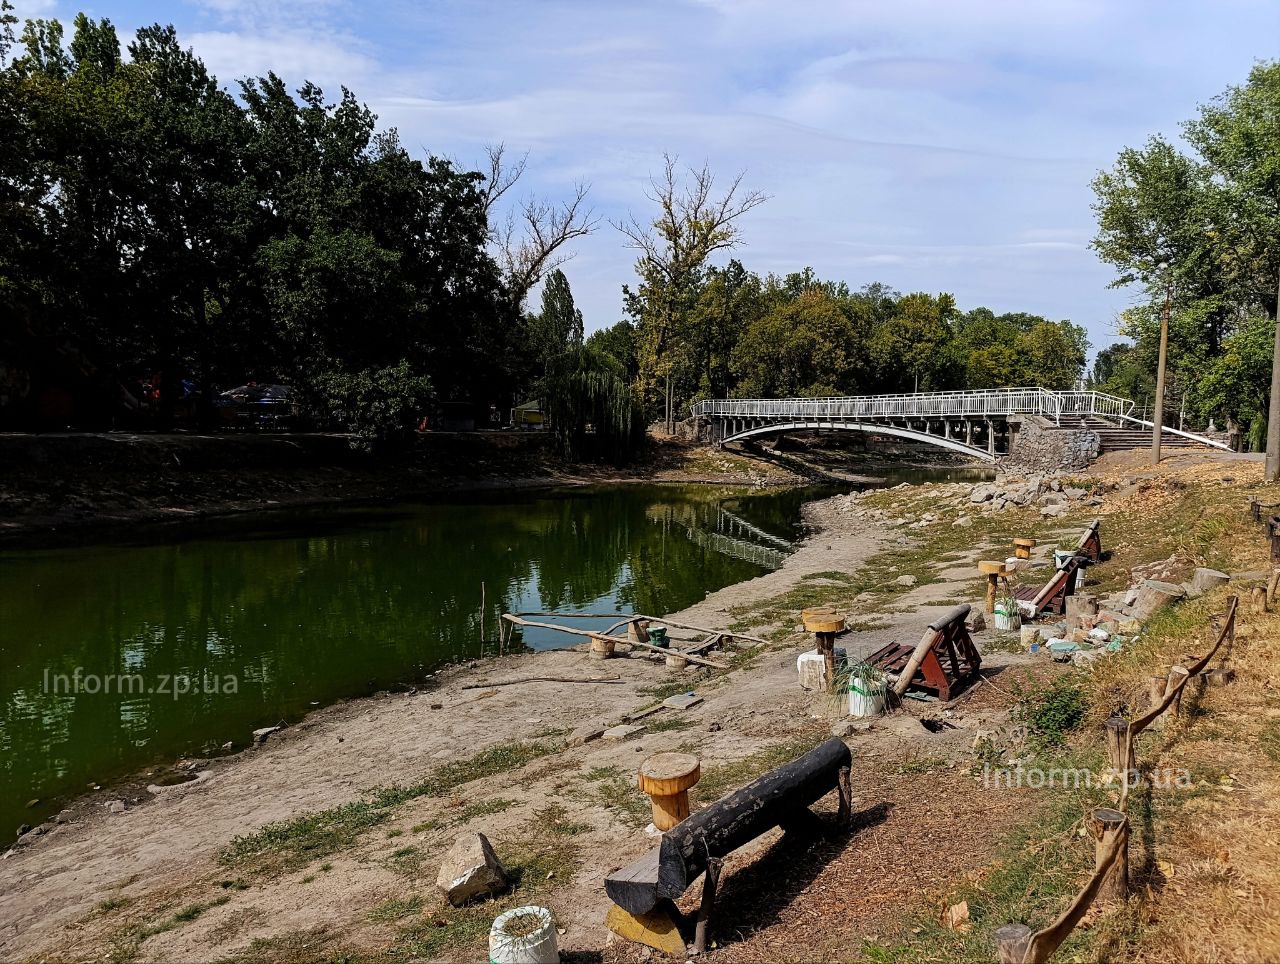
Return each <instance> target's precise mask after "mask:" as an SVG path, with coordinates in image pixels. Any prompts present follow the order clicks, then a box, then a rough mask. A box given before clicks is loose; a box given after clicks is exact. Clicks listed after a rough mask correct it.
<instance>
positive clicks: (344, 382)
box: [315, 359, 432, 452]
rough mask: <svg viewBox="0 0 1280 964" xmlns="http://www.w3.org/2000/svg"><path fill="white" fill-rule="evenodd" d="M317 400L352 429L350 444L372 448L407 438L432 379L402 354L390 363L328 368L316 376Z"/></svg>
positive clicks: (426, 400)
mask: <svg viewBox="0 0 1280 964" xmlns="http://www.w3.org/2000/svg"><path fill="white" fill-rule="evenodd" d="M315 387H316V391H317V393H318V394H319V396H320V404H321V405H323V406H324V407H325V408H327V409H328V413H329V415H330V416H331V417H332V418H333V419H334V420H335V421H337V422H338V423H339V424H341V425H342V427H343V428H345V429H346V430H347V431H348V432H350V433H351V435H352V439H351V446H352V448H356V449H361V450H363V451H366V452H372V451H375V450H378V449H384V448H388V447H392V446H394V445H396V444H400V443H403V442H406V441H407V440H408V439H410V438H411V437H412V436H413V430H414V427H415V425H416V424H417V421H418V419H419V417H421V415H422V413H423V412H424V411H425V410H426V408H427V405H428V404H429V403H430V401H431V396H432V391H431V380H430V379H429V378H427V377H426V376H425V375H415V374H414V373H413V372H412V371H411V370H410V368H409V362H408V360H406V359H401V360H400V362H399V364H396V365H392V366H391V367H389V368H376V369H375V368H366V369H364V370H363V371H359V372H354V373H353V372H341V371H336V372H327V373H325V374H323V375H320V376H319V377H318V378H317V379H316V386H315Z"/></svg>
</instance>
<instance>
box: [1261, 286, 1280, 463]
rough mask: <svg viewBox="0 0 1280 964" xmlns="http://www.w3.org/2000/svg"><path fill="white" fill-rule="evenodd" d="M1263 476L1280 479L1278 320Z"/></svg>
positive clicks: (1279, 288)
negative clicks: (1265, 461)
mask: <svg viewBox="0 0 1280 964" xmlns="http://www.w3.org/2000/svg"><path fill="white" fill-rule="evenodd" d="M1276 306H1277V309H1278V310H1277V312H1276V315H1277V318H1280V279H1277V286H1276ZM1263 478H1264V479H1267V480H1268V481H1271V482H1274V481H1276V480H1277V479H1280V321H1277V323H1276V336H1275V344H1274V347H1273V348H1272V351H1271V404H1270V405H1269V406H1268V410H1267V463H1266V469H1265V471H1264V473H1263Z"/></svg>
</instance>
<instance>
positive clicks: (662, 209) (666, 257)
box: [614, 155, 766, 434]
mask: <svg viewBox="0 0 1280 964" xmlns="http://www.w3.org/2000/svg"><path fill="white" fill-rule="evenodd" d="M664 161H665V163H664V165H663V171H662V174H661V175H659V176H658V177H654V178H651V179H650V182H649V184H650V192H649V193H647V195H646V196H647V197H648V198H649V200H651V201H653V202H654V203H655V204H657V205H658V208H659V213H658V215H657V217H655V218H654V219H653V221H651V222H649V223H642V222H641V221H639V220H638V219H637V218H636V217H635V215H634V214H633V215H631V216H630V217H629V218H628V220H626V221H619V222H615V223H614V227H615V228H616V229H617V230H618V231H620V232H622V234H623V235H624V236H625V237H626V239H627V242H628V245H629V246H630V247H632V248H635V249H636V250H637V251H639V252H640V257H639V260H638V261H637V262H636V274H637V275H639V276H640V287H639V290H638V291H637V292H635V293H634V294H632V293H631V292H629V291H627V290H626V289H625V288H624V294H625V296H626V297H627V298H628V300H629V302H630V303H631V305H632V310H633V315H634V316H635V317H636V318H637V321H638V328H639V330H638V332H637V334H638V339H637V343H638V347H637V357H638V358H639V362H640V377H639V384H640V387H641V390H642V392H644V393H645V394H646V395H650V394H655V393H657V392H658V391H659V390H660V392H661V396H662V407H663V413H664V415H663V424H664V427H665V430H666V432H667V433H668V434H671V433H672V432H674V430H675V399H674V398H673V395H672V371H673V358H672V357H671V356H672V349H673V348H675V347H676V346H678V345H680V344H681V343H683V342H684V340H685V337H686V331H685V325H686V322H687V315H688V312H689V310H690V307H691V305H692V301H693V294H694V287H695V285H696V284H697V282H698V281H699V280H700V277H701V274H702V271H703V269H704V268H705V267H706V264H707V259H708V258H710V257H711V255H713V254H715V253H716V252H717V251H722V250H725V249H728V248H734V247H737V246H738V245H739V244H740V243H741V240H742V238H741V233H740V230H739V227H738V224H737V222H738V219H739V218H741V217H742V216H743V215H744V214H746V213H747V212H748V211H751V210H752V209H754V208H756V207H759V206H760V205H761V204H763V203H764V202H765V200H766V197H765V195H764V194H762V193H760V192H758V191H743V189H742V178H743V175H742V174H738V175H737V176H736V177H735V178H734V179H733V180H732V181H731V182H730V184H729V187H728V189H727V190H725V191H724V192H723V193H722V194H720V195H719V196H718V197H717V196H713V195H714V194H715V177H714V175H713V174H712V173H711V169H710V167H708V166H707V165H705V164H704V165H703V166H702V167H701V168H700V169H696V168H690V169H689V170H688V172H687V174H686V175H684V176H683V177H682V176H681V175H680V174H679V173H678V171H677V159H676V158H675V157H674V156H672V155H665V156H664ZM659 386H660V389H659Z"/></svg>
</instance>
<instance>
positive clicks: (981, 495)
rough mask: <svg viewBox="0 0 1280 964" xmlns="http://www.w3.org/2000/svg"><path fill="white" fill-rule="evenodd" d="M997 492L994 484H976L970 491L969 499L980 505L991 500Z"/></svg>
mask: <svg viewBox="0 0 1280 964" xmlns="http://www.w3.org/2000/svg"><path fill="white" fill-rule="evenodd" d="M995 494H996V490H995V487H994V486H990V485H975V486H974V487H973V491H972V492H970V493H969V501H970V502H972V503H973V504H974V505H979V504H981V503H983V502H990V501H991V499H992V497H993V496H995Z"/></svg>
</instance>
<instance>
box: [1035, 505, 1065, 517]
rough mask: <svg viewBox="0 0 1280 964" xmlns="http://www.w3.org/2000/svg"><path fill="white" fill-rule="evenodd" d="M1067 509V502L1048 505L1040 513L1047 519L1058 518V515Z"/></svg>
mask: <svg viewBox="0 0 1280 964" xmlns="http://www.w3.org/2000/svg"><path fill="white" fill-rule="evenodd" d="M1066 511H1067V507H1066V505H1065V504H1063V505H1046V506H1045V507H1044V508H1043V509H1041V510H1040V514H1041V515H1042V516H1044V517H1045V518H1046V519H1056V518H1058V516H1060V515H1062V514H1063V513H1064V512H1066Z"/></svg>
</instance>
